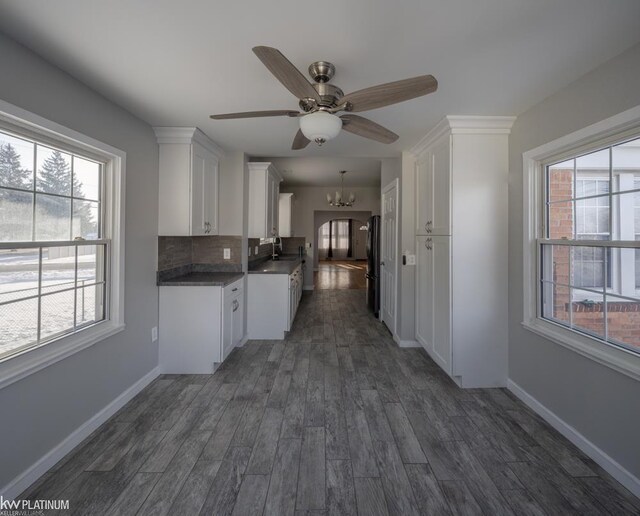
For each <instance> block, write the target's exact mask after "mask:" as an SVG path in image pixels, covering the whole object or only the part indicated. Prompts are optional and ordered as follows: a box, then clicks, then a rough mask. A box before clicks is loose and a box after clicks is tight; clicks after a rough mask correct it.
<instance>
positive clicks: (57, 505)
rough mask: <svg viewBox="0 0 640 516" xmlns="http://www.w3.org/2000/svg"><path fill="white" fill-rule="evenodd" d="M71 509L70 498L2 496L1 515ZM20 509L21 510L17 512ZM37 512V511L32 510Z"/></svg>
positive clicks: (0, 497) (0, 499) (0, 498)
mask: <svg viewBox="0 0 640 516" xmlns="http://www.w3.org/2000/svg"><path fill="white" fill-rule="evenodd" d="M52 510H56V511H64V510H67V511H68V510H69V500H6V499H5V497H4V496H0V516H5V515H18V514H24V515H28V514H29V512H28V511H52ZM17 511H20V512H17ZM31 514H35V512H31Z"/></svg>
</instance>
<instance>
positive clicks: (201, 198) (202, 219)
mask: <svg viewBox="0 0 640 516" xmlns="http://www.w3.org/2000/svg"><path fill="white" fill-rule="evenodd" d="M207 158H208V156H207V153H206V152H205V151H204V149H202V148H201V147H199V146H198V145H193V146H192V150H191V234H192V235H204V234H205V232H206V230H207V225H206V222H207V220H206V219H207V213H206V209H207V208H206V206H207V203H208V200H207V199H208V197H209V193H208V192H207V188H208V186H209V183H208V181H207V179H206V178H207V175H208V174H207Z"/></svg>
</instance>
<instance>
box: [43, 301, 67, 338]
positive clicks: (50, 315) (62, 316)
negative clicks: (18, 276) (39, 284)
mask: <svg viewBox="0 0 640 516" xmlns="http://www.w3.org/2000/svg"><path fill="white" fill-rule="evenodd" d="M74 299H75V291H74V290H68V291H66V292H58V293H56V294H50V295H46V296H42V298H41V301H40V302H41V308H40V312H41V313H40V339H41V340H45V339H50V338H52V337H55V336H56V335H59V334H61V333H65V332H68V331H70V330H73V322H74V319H73V313H74Z"/></svg>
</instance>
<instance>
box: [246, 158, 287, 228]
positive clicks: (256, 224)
mask: <svg viewBox="0 0 640 516" xmlns="http://www.w3.org/2000/svg"><path fill="white" fill-rule="evenodd" d="M247 166H248V167H249V238H271V237H273V236H277V235H278V226H279V212H280V183H281V182H282V176H281V175H280V172H278V169H277V168H276V167H275V166H273V164H272V163H269V162H250V163H248V164H247Z"/></svg>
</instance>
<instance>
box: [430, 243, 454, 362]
mask: <svg viewBox="0 0 640 516" xmlns="http://www.w3.org/2000/svg"><path fill="white" fill-rule="evenodd" d="M431 247H432V250H431V254H432V256H433V258H432V260H433V283H432V288H433V355H432V356H433V358H434V360H435V361H436V362H438V364H439V365H440V367H442V368H443V369H444V370H445V372H446V373H448V374H451V371H452V344H451V237H448V236H434V237H433V244H432V246H431Z"/></svg>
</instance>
